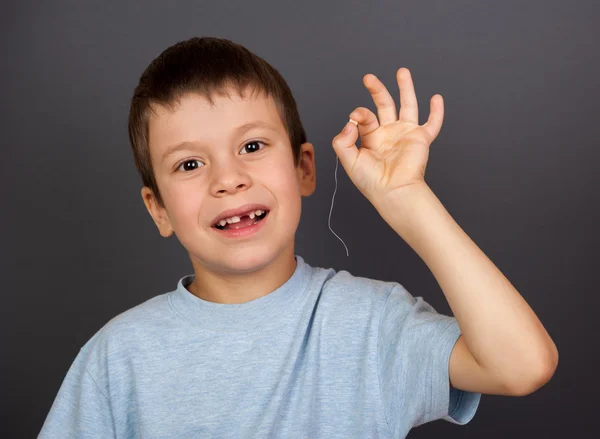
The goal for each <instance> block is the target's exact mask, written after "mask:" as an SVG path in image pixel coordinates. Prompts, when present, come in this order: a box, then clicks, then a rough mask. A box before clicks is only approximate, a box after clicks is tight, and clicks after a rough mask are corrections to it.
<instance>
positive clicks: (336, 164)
mask: <svg viewBox="0 0 600 439" xmlns="http://www.w3.org/2000/svg"><path fill="white" fill-rule="evenodd" d="M350 122H352V123H353V124H354V125H356V126H358V122H357V121H355V120H353V119H350ZM338 163H339V158H338V156H337V154H336V155H335V171H334V173H333V177H334V178H335V188H334V189H333V197H332V198H331V208H330V209H329V220H328V225H329V230H331V233H333V234H334V235H335V236H336V237H337V239H339V240H340V241H342V244H344V247H345V248H346V256H350V253H349V252H348V247H346V243H345V242H344V240H343V239H342V238H340V237H339V236H338V235H336V233H335V232H334V231H333V229H332V228H331V212H332V211H333V200H334V199H335V193H336V192H337V170H338Z"/></svg>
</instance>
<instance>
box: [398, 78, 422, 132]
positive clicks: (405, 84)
mask: <svg viewBox="0 0 600 439" xmlns="http://www.w3.org/2000/svg"><path fill="white" fill-rule="evenodd" d="M396 79H397V80H398V87H399V89H400V119H399V120H402V121H404V122H411V123H414V124H416V125H418V124H419V106H418V104H417V95H416V94H415V86H414V84H413V80H412V75H411V73H410V70H408V69H407V68H406V67H402V68H400V69H398V71H397V72H396Z"/></svg>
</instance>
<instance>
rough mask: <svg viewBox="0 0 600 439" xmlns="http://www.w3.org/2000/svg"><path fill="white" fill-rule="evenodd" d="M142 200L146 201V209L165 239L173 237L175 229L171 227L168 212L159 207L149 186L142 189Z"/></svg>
mask: <svg viewBox="0 0 600 439" xmlns="http://www.w3.org/2000/svg"><path fill="white" fill-rule="evenodd" d="M142 200H144V204H145V205H146V209H148V213H149V214H150V216H151V217H152V219H153V220H154V224H156V227H157V228H158V232H159V233H160V234H161V236H163V237H165V238H168V237H169V236H171V235H172V234H173V227H172V226H171V221H170V220H169V215H168V214H167V210H166V209H165V208H164V207H161V206H159V205H158V203H157V201H156V197H155V196H154V193H153V192H152V189H150V188H149V187H147V186H144V187H143V188H142Z"/></svg>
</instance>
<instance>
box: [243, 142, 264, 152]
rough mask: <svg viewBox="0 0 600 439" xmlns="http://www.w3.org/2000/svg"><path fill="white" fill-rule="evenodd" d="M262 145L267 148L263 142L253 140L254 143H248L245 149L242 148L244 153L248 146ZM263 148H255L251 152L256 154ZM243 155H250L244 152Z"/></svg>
mask: <svg viewBox="0 0 600 439" xmlns="http://www.w3.org/2000/svg"><path fill="white" fill-rule="evenodd" d="M258 144H261V145H263V146H265V145H266V144H265V142H261V141H260V140H253V141H252V142H248V143H246V144H245V145H244V147H243V148H242V151H244V149H245V148H246V147H247V146H248V145H258ZM261 149H262V148H258V147H253V148H252V151H250V152H256V151H260V150H261ZM242 154H248V153H247V152H244V153H242Z"/></svg>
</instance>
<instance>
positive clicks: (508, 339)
mask: <svg viewBox="0 0 600 439" xmlns="http://www.w3.org/2000/svg"><path fill="white" fill-rule="evenodd" d="M375 207H376V208H377V210H378V211H379V213H380V214H381V216H382V217H383V218H384V220H385V221H386V222H387V223H388V224H389V225H390V226H391V227H392V228H393V229H394V230H395V231H396V233H398V235H400V236H401V237H402V238H403V239H404V240H405V241H406V242H407V244H409V245H410V246H411V247H412V249H413V250H414V251H415V252H416V253H417V254H418V255H419V256H420V257H421V258H422V259H423V261H424V262H425V264H426V265H427V266H428V267H429V269H430V270H431V272H432V273H433V275H434V277H435V279H436V280H437V282H438V283H439V285H440V287H441V289H442V291H443V292H444V295H445V297H446V299H447V301H448V304H449V305H450V308H451V309H452V312H453V314H454V316H455V317H456V320H457V322H458V324H459V327H460V329H461V332H462V334H463V337H464V339H465V343H466V344H467V346H468V348H469V351H470V352H471V354H472V355H473V357H474V358H475V360H476V361H477V362H478V363H479V365H480V366H481V367H483V368H487V369H488V370H493V371H495V372H496V373H497V374H498V376H503V377H507V378H510V377H522V376H523V375H524V374H531V376H539V374H545V373H547V371H548V369H552V372H553V370H554V367H555V365H556V363H557V361H558V352H557V349H556V346H555V345H554V342H553V341H552V339H551V338H550V336H549V335H548V333H547V332H546V330H545V328H544V327H543V325H542V323H541V322H540V320H539V319H538V318H537V316H536V315H535V313H534V312H533V310H532V309H531V308H530V307H529V305H528V304H527V302H526V301H525V300H524V299H523V297H521V295H520V294H519V293H518V291H517V290H516V289H515V288H514V287H513V286H512V285H511V283H510V282H509V281H508V279H506V277H505V276H504V275H503V274H502V272H500V270H499V269H498V268H497V267H496V266H495V265H494V264H493V263H492V261H490V259H489V258H488V257H487V256H486V255H485V254H484V253H483V252H482V251H481V250H480V249H479V247H478V246H477V245H476V244H475V243H474V242H473V241H472V240H471V239H470V238H469V236H468V235H467V234H466V233H465V232H464V231H463V230H462V229H461V228H460V226H459V225H458V224H457V223H456V222H455V221H454V219H453V218H452V217H451V216H450V214H449V213H448V212H447V210H446V209H445V208H444V206H443V205H442V203H441V202H440V200H439V199H438V198H437V197H436V196H435V194H434V193H433V192H432V191H431V189H430V188H429V186H427V185H426V184H423V185H421V186H415V187H410V188H408V190H406V191H405V192H404V193H401V194H398V195H397V196H394V197H388V199H386V200H385V202H384V201H383V200H382V202H381V203H378V205H375ZM552 372H550V373H552Z"/></svg>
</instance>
